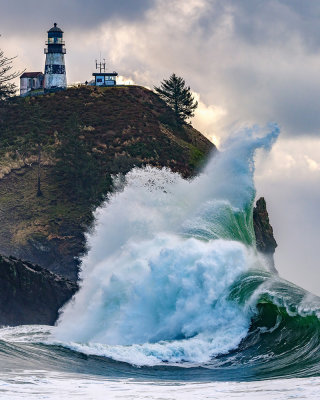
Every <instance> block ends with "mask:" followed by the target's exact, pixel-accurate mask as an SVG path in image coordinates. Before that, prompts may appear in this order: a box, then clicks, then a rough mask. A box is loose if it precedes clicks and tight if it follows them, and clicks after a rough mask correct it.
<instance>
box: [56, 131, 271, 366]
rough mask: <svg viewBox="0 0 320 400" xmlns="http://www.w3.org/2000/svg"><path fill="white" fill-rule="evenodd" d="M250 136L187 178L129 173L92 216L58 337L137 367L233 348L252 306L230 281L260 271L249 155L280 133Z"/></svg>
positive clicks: (202, 358)
mask: <svg viewBox="0 0 320 400" xmlns="http://www.w3.org/2000/svg"><path fill="white" fill-rule="evenodd" d="M257 133H258V132H257V130H255V131H254V130H250V129H247V130H245V131H243V132H241V133H239V134H238V135H237V136H235V137H233V138H232V139H231V140H229V142H228V143H226V145H225V149H224V151H222V152H221V153H220V154H218V155H216V156H215V157H213V158H212V159H211V160H210V161H209V163H208V165H207V166H206V168H205V170H204V171H203V173H202V174H201V175H200V176H198V177H196V178H195V179H193V180H189V181H187V180H184V179H182V178H181V177H180V176H179V175H178V174H174V173H172V172H171V171H169V170H168V169H162V170H158V169H155V168H151V167H146V168H142V169H137V168H136V169H134V170H132V171H131V172H129V174H127V176H126V178H125V185H124V187H121V186H119V190H118V191H117V192H116V193H115V194H113V195H112V196H110V198H109V199H108V201H107V203H106V204H105V205H104V206H103V207H102V208H100V209H99V210H98V211H97V213H96V218H97V224H96V229H95V232H94V233H93V234H92V235H90V236H88V244H89V247H90V251H89V253H88V255H87V256H86V257H84V259H83V262H82V273H81V278H82V284H81V289H80V291H79V292H78V293H77V294H76V296H75V297H74V299H73V300H72V301H71V302H70V303H69V304H68V305H67V306H66V307H65V309H64V310H63V313H62V315H61V317H60V319H59V323H58V327H57V330H56V333H55V338H56V340H59V341H60V342H64V343H69V346H70V347H72V348H75V349H78V350H81V348H84V347H85V348H86V352H89V353H90V352H91V353H97V354H102V355H106V356H108V357H111V358H115V359H117V360H121V361H127V362H131V363H135V364H156V363H159V362H175V363H179V362H194V363H207V362H209V361H210V360H211V359H212V357H214V356H215V355H217V354H223V353H227V352H228V351H229V350H231V349H234V348H236V347H237V346H238V345H239V343H240V341H241V340H242V339H243V338H244V337H245V336H246V335H247V333H248V330H249V326H250V321H251V318H252V313H251V311H250V310H248V308H245V307H242V306H241V304H239V303H238V302H237V301H234V300H232V299H231V298H230V296H229V292H230V288H231V287H232V285H233V284H234V283H235V282H236V281H237V279H238V277H239V276H241V275H242V274H244V273H246V272H247V271H248V270H251V269H252V270H253V269H259V268H263V266H261V265H260V260H259V258H258V257H257V256H256V250H255V241H254V232H253V226H252V204H253V201H254V197H255V189H254V184H253V173H254V162H253V157H254V153H255V151H256V149H258V148H264V149H269V148H270V147H271V145H272V143H273V142H274V141H275V140H276V138H277V136H278V134H279V130H278V128H277V127H276V126H273V127H272V129H271V131H270V132H269V133H267V134H265V135H264V136H262V137H261V136H260V137H259V136H258V135H257ZM90 349H91V350H90Z"/></svg>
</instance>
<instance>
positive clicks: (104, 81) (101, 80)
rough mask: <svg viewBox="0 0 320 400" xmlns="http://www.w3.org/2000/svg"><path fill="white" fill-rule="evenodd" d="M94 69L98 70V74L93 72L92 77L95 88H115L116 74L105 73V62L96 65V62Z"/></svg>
mask: <svg viewBox="0 0 320 400" xmlns="http://www.w3.org/2000/svg"><path fill="white" fill-rule="evenodd" d="M96 69H99V72H94V73H93V74H92V76H94V85H95V86H115V85H116V84H117V76H118V74H117V72H115V71H113V72H106V61H105V60H103V62H101V60H100V63H98V61H97V60H96Z"/></svg>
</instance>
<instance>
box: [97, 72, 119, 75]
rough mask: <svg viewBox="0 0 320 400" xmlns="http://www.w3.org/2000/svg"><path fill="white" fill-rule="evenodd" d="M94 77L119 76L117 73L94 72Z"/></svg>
mask: <svg viewBox="0 0 320 400" xmlns="http://www.w3.org/2000/svg"><path fill="white" fill-rule="evenodd" d="M92 75H93V76H118V73H117V72H94V73H93V74H92Z"/></svg>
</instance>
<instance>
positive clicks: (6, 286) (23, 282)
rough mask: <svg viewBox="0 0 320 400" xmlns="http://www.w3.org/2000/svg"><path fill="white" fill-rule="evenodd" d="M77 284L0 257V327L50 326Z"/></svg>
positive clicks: (32, 266)
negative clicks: (23, 325)
mask: <svg viewBox="0 0 320 400" xmlns="http://www.w3.org/2000/svg"><path fill="white" fill-rule="evenodd" d="M77 289H78V286H77V284H76V283H74V282H72V281H69V280H67V279H65V278H62V277H61V276H58V275H55V274H53V273H51V272H49V271H47V270H45V269H44V268H41V267H39V266H34V265H31V264H29V263H26V262H22V261H20V260H17V259H14V258H12V257H10V258H7V257H3V256H0V326H1V325H22V324H40V325H42V324H43V325H53V324H54V323H55V321H56V319H57V317H58V310H59V309H60V307H62V306H63V304H64V303H65V302H66V301H67V300H69V299H70V298H71V297H72V295H73V294H74V293H75V292H76V291H77Z"/></svg>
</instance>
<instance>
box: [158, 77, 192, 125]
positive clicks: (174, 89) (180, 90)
mask: <svg viewBox="0 0 320 400" xmlns="http://www.w3.org/2000/svg"><path fill="white" fill-rule="evenodd" d="M154 90H155V92H156V93H157V94H158V95H159V96H160V97H161V99H162V100H164V101H165V102H166V104H167V105H168V106H169V107H170V108H171V109H172V110H173V111H174V114H175V118H176V121H177V123H178V124H183V123H185V122H186V120H187V119H188V118H191V117H193V116H194V111H195V109H196V108H197V107H198V102H197V101H195V99H194V97H193V96H192V94H191V90H190V86H188V87H187V86H186V82H185V80H184V79H183V78H181V77H179V76H176V75H175V74H172V75H171V76H170V78H169V79H168V80H167V79H164V80H163V82H161V85H160V87H156V86H155V87H154Z"/></svg>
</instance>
